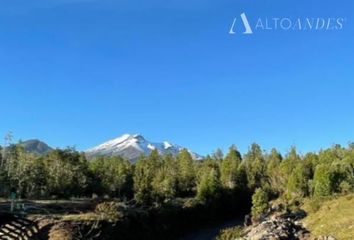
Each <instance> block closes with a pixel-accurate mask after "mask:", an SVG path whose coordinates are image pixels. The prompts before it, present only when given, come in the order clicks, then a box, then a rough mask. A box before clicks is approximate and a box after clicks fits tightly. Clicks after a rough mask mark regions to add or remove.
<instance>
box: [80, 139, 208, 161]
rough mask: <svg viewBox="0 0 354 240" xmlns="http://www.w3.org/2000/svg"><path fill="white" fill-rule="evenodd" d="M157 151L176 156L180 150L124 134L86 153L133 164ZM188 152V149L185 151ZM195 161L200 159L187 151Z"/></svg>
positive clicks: (167, 144)
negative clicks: (119, 159) (111, 157)
mask: <svg viewBox="0 0 354 240" xmlns="http://www.w3.org/2000/svg"><path fill="white" fill-rule="evenodd" d="M155 149H156V150H158V151H159V153H160V154H161V155H164V154H172V155H177V154H178V153H179V152H180V151H181V150H182V149H185V148H183V147H181V146H178V145H175V144H172V143H169V142H166V141H165V142H162V143H153V142H150V141H148V140H146V139H145V138H144V137H143V136H142V135H140V134H134V135H130V134H124V135H123V136H121V137H119V138H116V139H113V140H110V141H108V142H105V143H103V144H101V145H98V146H97V147H94V148H91V149H89V150H87V151H86V155H87V156H88V157H89V158H92V157H95V156H122V157H124V158H126V159H128V160H130V161H131V162H135V161H136V160H137V159H138V158H139V157H140V156H141V155H142V154H143V155H145V156H147V155H149V154H150V153H151V151H152V150H155ZM187 150H188V149H187ZM188 151H189V152H190V154H191V155H192V157H193V158H194V159H195V160H199V159H201V158H202V157H201V156H200V155H198V154H196V153H194V152H192V151H190V150H188Z"/></svg>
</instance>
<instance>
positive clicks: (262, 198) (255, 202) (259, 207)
mask: <svg viewBox="0 0 354 240" xmlns="http://www.w3.org/2000/svg"><path fill="white" fill-rule="evenodd" d="M268 207H269V203H268V195H267V193H266V192H265V191H264V190H263V189H261V188H257V189H256V191H255V193H254V194H253V196H252V209H251V214H252V218H253V219H255V220H256V219H258V218H259V217H260V216H261V215H262V214H264V213H266V211H267V209H268Z"/></svg>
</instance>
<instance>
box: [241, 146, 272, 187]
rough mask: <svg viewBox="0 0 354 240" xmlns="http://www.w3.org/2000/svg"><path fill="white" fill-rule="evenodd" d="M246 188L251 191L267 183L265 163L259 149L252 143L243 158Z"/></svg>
mask: <svg viewBox="0 0 354 240" xmlns="http://www.w3.org/2000/svg"><path fill="white" fill-rule="evenodd" d="M244 164H245V167H246V172H247V179H248V181H247V182H248V187H249V189H251V190H254V189H256V188H259V187H262V186H263V185H264V184H265V183H266V182H267V176H266V162H265V159H264V156H263V153H262V150H261V147H260V146H259V145H258V144H256V143H253V144H252V145H251V147H250V148H249V150H248V152H247V154H246V155H245V157H244Z"/></svg>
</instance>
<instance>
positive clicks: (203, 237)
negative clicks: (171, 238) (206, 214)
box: [179, 218, 243, 240]
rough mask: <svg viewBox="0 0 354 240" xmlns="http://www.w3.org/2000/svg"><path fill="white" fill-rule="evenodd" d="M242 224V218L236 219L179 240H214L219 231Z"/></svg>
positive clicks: (200, 230)
mask: <svg viewBox="0 0 354 240" xmlns="http://www.w3.org/2000/svg"><path fill="white" fill-rule="evenodd" d="M242 224H243V218H238V219H234V220H230V221H226V222H223V223H219V224H217V225H212V226H209V227H205V228H201V229H199V230H197V231H195V232H193V233H189V234H187V235H186V236H183V237H182V238H180V239H179V240H214V239H215V238H216V236H218V234H219V232H220V230H222V229H224V228H228V227H235V226H238V225H242Z"/></svg>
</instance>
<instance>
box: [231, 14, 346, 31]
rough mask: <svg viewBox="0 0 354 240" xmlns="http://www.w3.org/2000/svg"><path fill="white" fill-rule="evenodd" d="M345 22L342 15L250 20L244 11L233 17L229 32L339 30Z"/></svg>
mask: <svg viewBox="0 0 354 240" xmlns="http://www.w3.org/2000/svg"><path fill="white" fill-rule="evenodd" d="M241 22H242V23H241ZM345 22H346V19H345V18H343V17H335V18H333V17H327V18H324V17H299V18H288V17H270V18H268V17H266V18H258V19H257V20H256V21H255V22H251V21H249V19H248V18H247V15H246V13H241V15H240V17H235V18H234V19H233V21H232V24H231V27H230V30H229V34H237V33H240V34H254V33H255V32H257V31H340V30H342V29H343V28H344V25H345Z"/></svg>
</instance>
